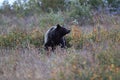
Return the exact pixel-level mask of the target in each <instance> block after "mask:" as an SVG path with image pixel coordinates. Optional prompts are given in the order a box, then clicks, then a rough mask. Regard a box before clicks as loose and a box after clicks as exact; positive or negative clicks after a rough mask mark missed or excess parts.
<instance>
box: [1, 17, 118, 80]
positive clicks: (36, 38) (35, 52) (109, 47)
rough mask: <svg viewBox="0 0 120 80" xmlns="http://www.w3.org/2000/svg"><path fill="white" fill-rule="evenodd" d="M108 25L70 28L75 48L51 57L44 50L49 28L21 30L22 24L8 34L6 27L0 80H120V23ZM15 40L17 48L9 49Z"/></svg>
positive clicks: (57, 51)
mask: <svg viewBox="0 0 120 80" xmlns="http://www.w3.org/2000/svg"><path fill="white" fill-rule="evenodd" d="M108 18H109V17H108ZM111 19H113V18H111ZM100 20H101V19H100ZM106 20H107V19H106ZM103 21H105V20H103ZM113 21H114V22H116V20H114V19H113ZM106 24H107V22H106ZM106 24H104V23H100V22H99V21H98V22H96V24H95V25H94V26H93V27H85V26H84V27H79V26H78V25H72V26H71V25H70V26H71V28H72V32H71V34H69V35H68V36H67V40H68V42H69V44H70V45H72V47H70V48H67V49H61V48H59V47H57V49H56V50H55V52H51V56H47V54H46V51H44V50H43V48H42V43H43V42H42V39H43V34H44V32H45V30H46V28H39V27H35V28H31V29H29V27H27V28H28V29H29V30H26V29H25V28H21V27H20V28H21V29H22V30H21V29H19V28H18V27H19V25H18V26H16V27H17V28H16V27H15V28H14V27H13V29H11V28H8V29H9V30H8V32H7V28H4V31H5V32H3V31H2V30H1V32H0V33H1V35H0V44H1V43H2V44H3V42H5V45H2V46H0V80H120V76H119V75H120V26H119V24H120V23H119V21H117V22H116V24H114V23H111V25H110V26H107V25H106ZM37 26H38V25H37ZM2 28H3V27H2ZM9 32H10V33H9ZM2 39H3V40H2ZM12 39H13V40H12ZM14 41H15V42H17V43H16V45H15V46H14V47H11V46H9V45H11V44H8V43H13V44H15V43H14ZM18 43H19V45H18ZM13 44H12V45H13ZM21 44H22V46H21ZM38 44H39V45H38ZM36 45H37V48H36ZM8 46H9V47H8ZM39 46H40V47H39Z"/></svg>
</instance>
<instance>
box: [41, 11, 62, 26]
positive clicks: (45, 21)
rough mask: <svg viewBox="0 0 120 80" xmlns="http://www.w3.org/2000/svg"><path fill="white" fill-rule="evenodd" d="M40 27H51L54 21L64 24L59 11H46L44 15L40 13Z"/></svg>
mask: <svg viewBox="0 0 120 80" xmlns="http://www.w3.org/2000/svg"><path fill="white" fill-rule="evenodd" d="M39 21H40V27H51V26H52V25H55V24H56V23H59V24H64V17H63V15H62V13H61V12H58V13H54V12H53V11H51V12H50V13H46V14H45V15H40V19H39Z"/></svg>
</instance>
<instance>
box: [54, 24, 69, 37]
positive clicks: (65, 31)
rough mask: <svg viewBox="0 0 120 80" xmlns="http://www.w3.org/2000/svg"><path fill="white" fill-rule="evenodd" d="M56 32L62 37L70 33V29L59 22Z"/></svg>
mask: <svg viewBox="0 0 120 80" xmlns="http://www.w3.org/2000/svg"><path fill="white" fill-rule="evenodd" d="M56 32H57V33H56V34H58V33H59V34H60V36H61V37H63V36H65V35H66V34H68V33H70V30H68V29H66V28H64V27H62V26H61V25H59V24H57V25H56Z"/></svg>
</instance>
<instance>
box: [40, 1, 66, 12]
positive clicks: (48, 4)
mask: <svg viewBox="0 0 120 80" xmlns="http://www.w3.org/2000/svg"><path fill="white" fill-rule="evenodd" d="M41 3H42V4H41V7H42V10H43V11H46V12H49V11H50V9H52V10H53V11H59V10H61V11H63V9H64V0H41Z"/></svg>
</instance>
